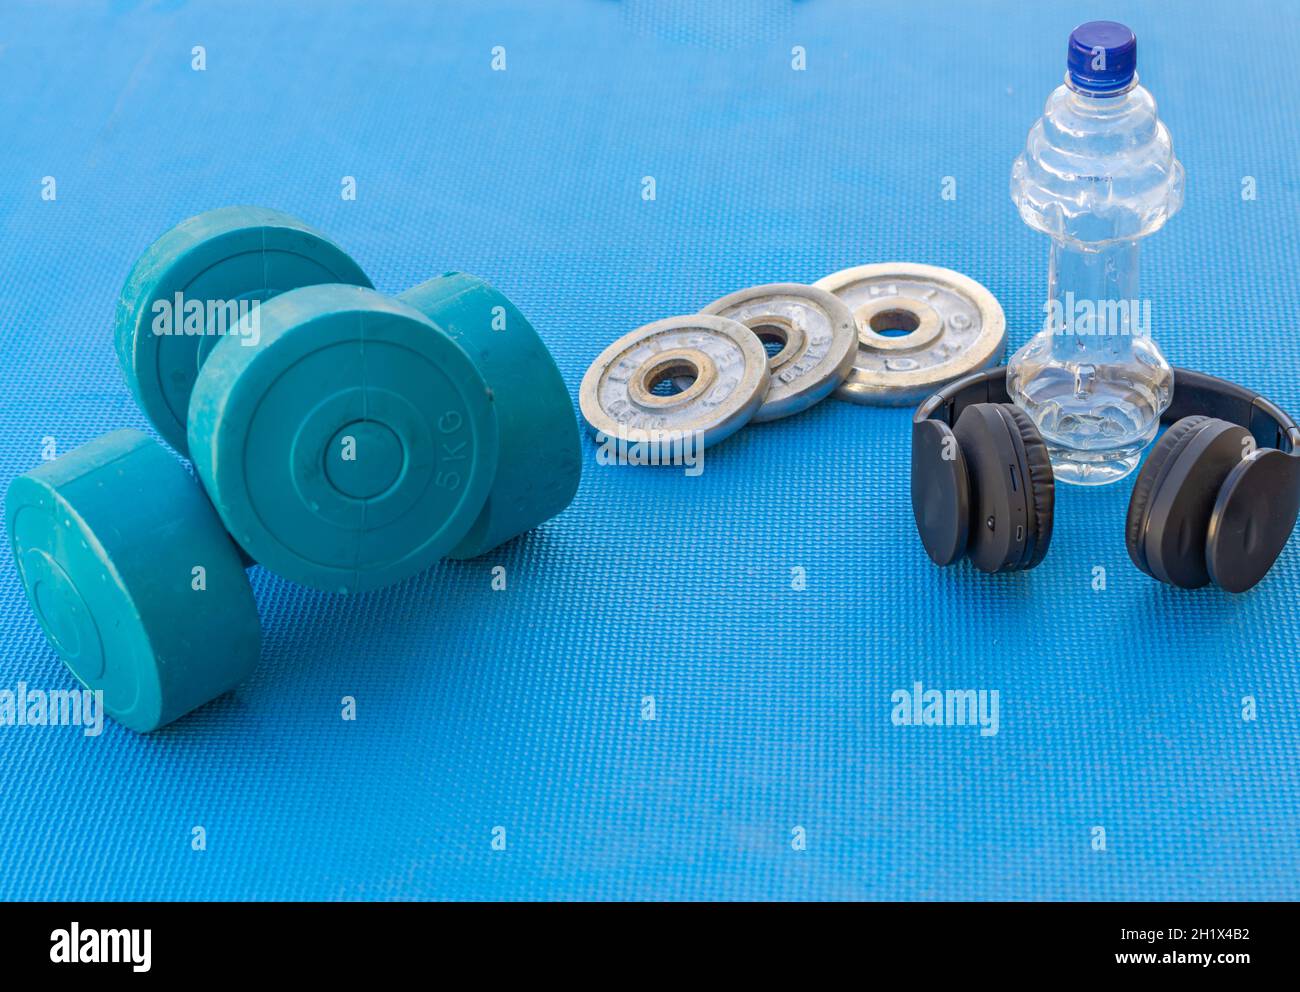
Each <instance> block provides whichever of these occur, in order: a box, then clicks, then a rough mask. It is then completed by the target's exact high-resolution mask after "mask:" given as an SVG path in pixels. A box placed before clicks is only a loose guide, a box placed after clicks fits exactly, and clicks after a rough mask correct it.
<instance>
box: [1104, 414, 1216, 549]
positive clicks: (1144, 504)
mask: <svg viewBox="0 0 1300 992" xmlns="http://www.w3.org/2000/svg"><path fill="white" fill-rule="evenodd" d="M1209 419H1210V418H1209V417H1199V416H1198V417H1184V418H1183V419H1182V420H1179V421H1178V422H1177V423H1175V424H1173V425H1172V426H1170V428H1169V429H1168V430H1167V431H1165V433H1164V436H1163V437H1161V438H1160V440H1159V441H1157V442H1156V446H1155V447H1154V448H1152V449H1151V454H1149V455H1147V460H1146V463H1145V464H1144V465H1143V466H1142V471H1141V472H1139V473H1138V477H1137V482H1135V483H1134V484H1133V495H1132V496H1131V497H1129V501H1128V518H1127V520H1125V522H1124V544H1125V545H1126V546H1127V547H1128V556H1129V557H1130V558H1131V559H1133V564H1134V565H1136V566H1137V567H1138V568H1140V569H1142V571H1144V572H1146V573H1147V575H1151V569H1150V568H1148V567H1147V554H1146V550H1145V549H1144V548H1143V540H1142V537H1143V535H1144V534H1145V533H1146V522H1147V511H1148V510H1149V509H1150V508H1151V494H1152V493H1153V492H1155V489H1156V485H1157V484H1158V483H1159V482H1160V480H1161V479H1163V478H1164V476H1165V473H1166V472H1167V471H1168V468H1169V466H1170V465H1171V464H1172V463H1173V455H1174V453H1175V452H1176V451H1179V450H1181V449H1182V446H1183V445H1184V444H1185V443H1186V442H1187V440H1188V438H1189V437H1190V436H1191V435H1192V434H1193V433H1194V432H1195V430H1196V428H1197V427H1200V426H1201V425H1202V424H1204V423H1205V422H1206V421H1207V420H1209Z"/></svg>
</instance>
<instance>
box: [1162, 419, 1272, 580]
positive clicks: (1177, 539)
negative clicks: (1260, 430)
mask: <svg viewBox="0 0 1300 992" xmlns="http://www.w3.org/2000/svg"><path fill="white" fill-rule="evenodd" d="M1249 437H1250V434H1249V432H1247V430H1246V429H1245V428H1244V427H1239V426H1237V425H1236V424H1230V423H1228V422H1227V421H1224V420H1218V419H1216V418H1214V417H1209V418H1206V419H1205V420H1204V421H1203V422H1202V423H1199V424H1196V425H1195V426H1193V427H1192V428H1191V429H1190V431H1189V432H1188V433H1187V435H1186V436H1185V437H1182V438H1180V439H1179V440H1178V441H1177V443H1176V446H1175V447H1174V449H1173V450H1172V451H1171V452H1170V454H1169V456H1168V458H1167V460H1166V462H1165V466H1164V468H1163V471H1162V472H1161V473H1160V478H1159V479H1157V481H1156V482H1155V485H1154V487H1153V489H1152V491H1151V495H1150V497H1149V504H1148V506H1147V508H1146V513H1145V517H1146V521H1145V524H1144V532H1143V535H1142V550H1143V552H1144V553H1145V555H1146V563H1147V571H1148V572H1149V573H1150V574H1151V575H1152V576H1154V577H1155V578H1157V579H1159V580H1160V581H1161V582H1168V583H1169V584H1170V585H1173V586H1178V587H1179V588H1180V589H1199V588H1200V587H1201V586H1203V585H1206V584H1207V583H1208V582H1209V581H1210V573H1209V568H1208V565H1207V564H1206V548H1207V546H1208V541H1209V535H1210V520H1211V517H1212V515H1213V511H1214V507H1215V503H1216V501H1217V499H1218V495H1219V489H1220V488H1221V487H1222V485H1223V483H1224V480H1226V479H1227V477H1228V475H1229V473H1230V472H1231V471H1232V469H1233V468H1234V467H1236V466H1237V465H1238V464H1239V463H1240V462H1241V458H1242V452H1243V450H1245V449H1244V444H1245V442H1246V441H1247V440H1248V439H1249Z"/></svg>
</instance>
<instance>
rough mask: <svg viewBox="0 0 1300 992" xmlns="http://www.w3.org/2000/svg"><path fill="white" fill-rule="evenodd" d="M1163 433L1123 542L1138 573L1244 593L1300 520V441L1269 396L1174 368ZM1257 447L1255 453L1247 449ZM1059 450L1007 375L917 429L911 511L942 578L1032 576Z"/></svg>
mask: <svg viewBox="0 0 1300 992" xmlns="http://www.w3.org/2000/svg"><path fill="white" fill-rule="evenodd" d="M1161 422H1162V423H1165V424H1171V425H1172V426H1171V427H1170V428H1169V429H1168V430H1167V431H1165V433H1164V436H1163V437H1161V438H1160V440H1159V441H1158V442H1156V445H1155V447H1154V448H1152V449H1151V453H1150V454H1149V455H1148V456H1147V460H1146V464H1144V465H1143V466H1142V471H1141V472H1140V473H1139V474H1138V477H1137V482H1136V483H1135V484H1134V486H1133V496H1132V498H1131V499H1130V500H1129V507H1128V521H1127V524H1126V527H1125V542H1126V543H1127V545H1128V553H1129V557H1130V558H1132V559H1133V564H1135V565H1137V567H1138V568H1140V569H1142V571H1144V572H1146V573H1147V574H1148V575H1150V576H1152V577H1153V578H1156V579H1159V580H1160V581H1161V582H1167V583H1169V584H1170V585H1174V586H1178V587H1180V588H1183V589H1196V588H1199V587H1200V586H1203V585H1205V584H1207V583H1208V582H1214V583H1215V584H1216V585H1217V586H1219V587H1220V588H1221V589H1226V590H1227V591H1228V592H1245V591H1246V590H1247V589H1249V588H1250V587H1251V586H1253V585H1254V584H1255V583H1256V582H1258V581H1259V580H1260V579H1262V578H1263V577H1264V576H1265V574H1267V572H1268V570H1269V569H1270V568H1271V567H1272V565H1273V562H1274V561H1276V560H1277V556H1278V555H1279V554H1281V552H1282V548H1283V547H1284V546H1285V545H1286V542H1287V539H1288V538H1289V537H1290V536H1291V530H1292V528H1293V527H1294V526H1295V522H1296V516H1297V513H1300V428H1297V427H1296V425H1295V422H1294V421H1293V420H1292V419H1291V418H1290V417H1288V416H1287V415H1286V414H1285V413H1283V412H1282V411H1281V410H1279V409H1278V408H1277V407H1276V406H1274V405H1273V404H1272V403H1270V402H1269V401H1268V400H1266V399H1264V397H1262V396H1260V395H1258V394H1257V393H1252V392H1250V390H1248V389H1243V388H1242V387H1241V386H1238V385H1235V384H1234V383H1231V382H1227V381H1226V380H1224V379H1216V378H1215V377H1214V376H1210V375H1203V374H1202V373H1200V372H1191V371H1188V370H1186V369H1174V396H1173V400H1172V401H1171V402H1170V404H1169V408H1168V409H1167V410H1165V412H1164V415H1163V416H1162V417H1161ZM1250 438H1253V443H1252V442H1251V441H1249V440H1248V439H1250ZM1054 501H1055V480H1054V479H1053V477H1052V463H1051V460H1050V458H1049V457H1048V453H1047V445H1046V444H1045V443H1044V442H1043V439H1042V436H1041V435H1040V434H1039V433H1038V429H1037V428H1036V427H1035V426H1034V423H1033V421H1032V420H1030V419H1029V415H1028V414H1026V413H1025V412H1024V411H1023V410H1021V409H1020V408H1019V407H1018V406H1016V405H1015V404H1014V403H1012V402H1010V397H1009V396H1008V395H1007V370H1006V368H1005V366H1004V367H1000V368H995V369H990V370H989V371H987V372H977V373H976V374H974V375H970V376H966V377H965V378H963V379H958V380H957V381H955V382H952V383H950V384H949V385H947V386H945V387H944V388H943V389H942V390H940V391H939V392H937V393H935V394H934V395H933V396H931V397H930V398H929V399H928V400H926V401H925V402H924V403H922V404H921V406H920V408H919V409H917V411H916V415H915V416H914V417H913V418H912V512H913V513H914V514H915V516H916V529H917V530H918V531H919V532H920V534H921V542H922V543H923V544H924V545H925V550H926V553H927V554H929V556H930V558H931V559H932V560H933V561H934V563H935V564H936V565H951V564H952V563H953V562H955V561H957V560H958V559H960V558H962V557H963V556H969V557H970V560H971V562H972V564H974V566H975V567H976V568H978V569H980V571H983V572H1011V571H1023V570H1025V569H1030V568H1033V567H1034V566H1035V565H1037V564H1038V563H1039V562H1041V561H1042V560H1043V558H1044V556H1045V555H1046V554H1047V548H1048V545H1049V544H1051V541H1052V509H1053V504H1054Z"/></svg>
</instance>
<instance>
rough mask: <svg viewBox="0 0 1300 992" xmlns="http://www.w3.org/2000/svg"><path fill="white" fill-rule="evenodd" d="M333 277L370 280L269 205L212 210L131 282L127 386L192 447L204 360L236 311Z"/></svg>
mask: <svg viewBox="0 0 1300 992" xmlns="http://www.w3.org/2000/svg"><path fill="white" fill-rule="evenodd" d="M333 282H342V283H349V284H351V285H355V286H369V285H370V280H369V279H367V278H366V275H365V273H364V272H362V271H361V269H360V268H358V267H357V264H356V263H355V262H354V261H352V259H351V258H349V257H348V256H347V254H346V253H345V252H344V251H343V249H342V248H340V247H339V246H338V245H336V244H334V243H333V242H332V241H329V240H328V239H327V238H325V237H324V236H323V235H321V234H319V233H317V232H316V231H314V230H312V229H311V228H310V227H308V226H307V225H306V224H304V223H303V222H302V221H300V220H298V219H297V218H295V217H290V216H289V215H288V214H282V213H280V212H279V211H276V210H267V209H265V208H263V207H222V208H221V209H219V210H210V211H208V212H207V213H203V214H199V215H198V216H197V217H191V218H190V219H189V220H186V221H182V222H181V223H180V224H178V225H177V226H176V227H174V228H172V229H171V230H170V231H168V232H167V233H166V234H164V235H163V236H162V237H161V238H159V239H158V240H157V241H155V242H154V243H153V244H152V245H150V246H149V248H148V249H147V250H146V251H145V253H144V254H143V255H142V256H141V257H140V260H139V261H138V262H136V264H135V267H134V268H133V269H132V270H131V274H130V275H129V276H127V280H126V285H125V286H124V287H123V288H122V296H121V298H120V300H119V301H118V305H117V326H116V334H115V340H116V346H117V358H118V362H119V364H120V365H121V366H122V371H123V373H124V374H125V375H126V381H127V385H128V386H129V387H130V389H131V392H132V393H133V394H134V395H135V398H136V401H137V402H138V403H139V404H140V407H141V409H143V410H144V412H145V415H146V416H147V417H148V418H149V420H150V422H151V423H152V424H153V425H154V427H155V428H156V429H157V431H158V433H159V434H160V435H162V437H163V439H164V440H165V441H166V442H167V443H168V444H170V445H171V446H172V447H173V448H175V449H176V450H177V451H179V452H180V453H181V454H182V455H184V454H186V437H185V431H186V414H187V411H188V409H189V401H190V393H191V391H192V390H193V389H194V382H195V379H196V378H197V377H198V373H199V367H200V366H201V365H202V364H203V362H204V361H205V360H206V359H207V357H208V355H209V353H210V352H211V351H212V349H213V347H214V346H215V345H216V343H217V341H218V340H219V339H220V337H221V336H222V334H223V333H226V332H228V331H229V329H230V328H231V327H232V326H234V325H235V324H236V320H235V319H234V318H235V317H237V316H238V315H239V314H240V313H241V312H242V313H247V312H249V311H251V309H252V308H253V307H254V306H255V305H256V304H258V303H261V302H264V301H266V300H269V299H270V298H271V297H273V296H275V295H277V294H279V293H282V292H285V291H286V290H290V289H297V288H298V287H300V286H310V285H314V284H317V283H333ZM241 307H242V310H241ZM223 325H225V326H223Z"/></svg>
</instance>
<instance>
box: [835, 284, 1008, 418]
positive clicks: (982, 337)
mask: <svg viewBox="0 0 1300 992" xmlns="http://www.w3.org/2000/svg"><path fill="white" fill-rule="evenodd" d="M813 285H814V286H816V287H817V288H818V289H824V290H826V291H827V292H830V293H834V294H835V295H836V296H838V297H839V298H840V299H841V300H843V301H844V302H845V303H846V304H848V307H849V309H850V310H851V311H853V316H854V318H855V320H856V321H857V325H858V351H857V355H856V356H855V357H854V359H853V369H852V370H851V371H850V372H849V375H848V378H847V379H846V380H845V381H844V384H843V385H842V386H840V387H839V389H837V390H836V391H835V397H836V398H837V399H842V400H850V401H852V402H854V403H870V404H874V405H878V406H913V405H915V404H917V403H920V402H921V401H922V400H923V399H925V398H926V397H927V396H930V395H931V394H933V393H934V392H935V391H936V390H938V389H939V388H940V387H941V386H943V385H944V384H945V383H947V382H951V381H952V380H954V379H959V378H961V377H962V376H964V375H968V374H970V373H971V372H978V371H980V370H982V369H987V368H992V367H993V366H994V365H997V364H998V363H999V362H1001V361H1002V355H1003V353H1004V352H1005V350H1006V336H1007V322H1006V317H1005V316H1004V315H1003V313H1002V306H1001V304H999V303H998V301H997V298H996V297H995V296H994V295H993V294H992V293H990V292H989V291H988V290H987V289H985V288H984V287H983V286H981V285H980V284H979V283H977V282H976V281H975V280H974V279H971V278H969V277H968V276H964V275H962V274H961V273H960V272H954V271H952V269H943V268H940V267H939V266H937V265H913V264H910V263H907V262H885V263H882V264H880V265H859V266H857V267H856V268H852V269H844V270H843V271H840V272H836V273H834V274H833V275H829V276H826V277H825V278H823V279H819V280H817V282H816V283H814V284H813Z"/></svg>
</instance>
